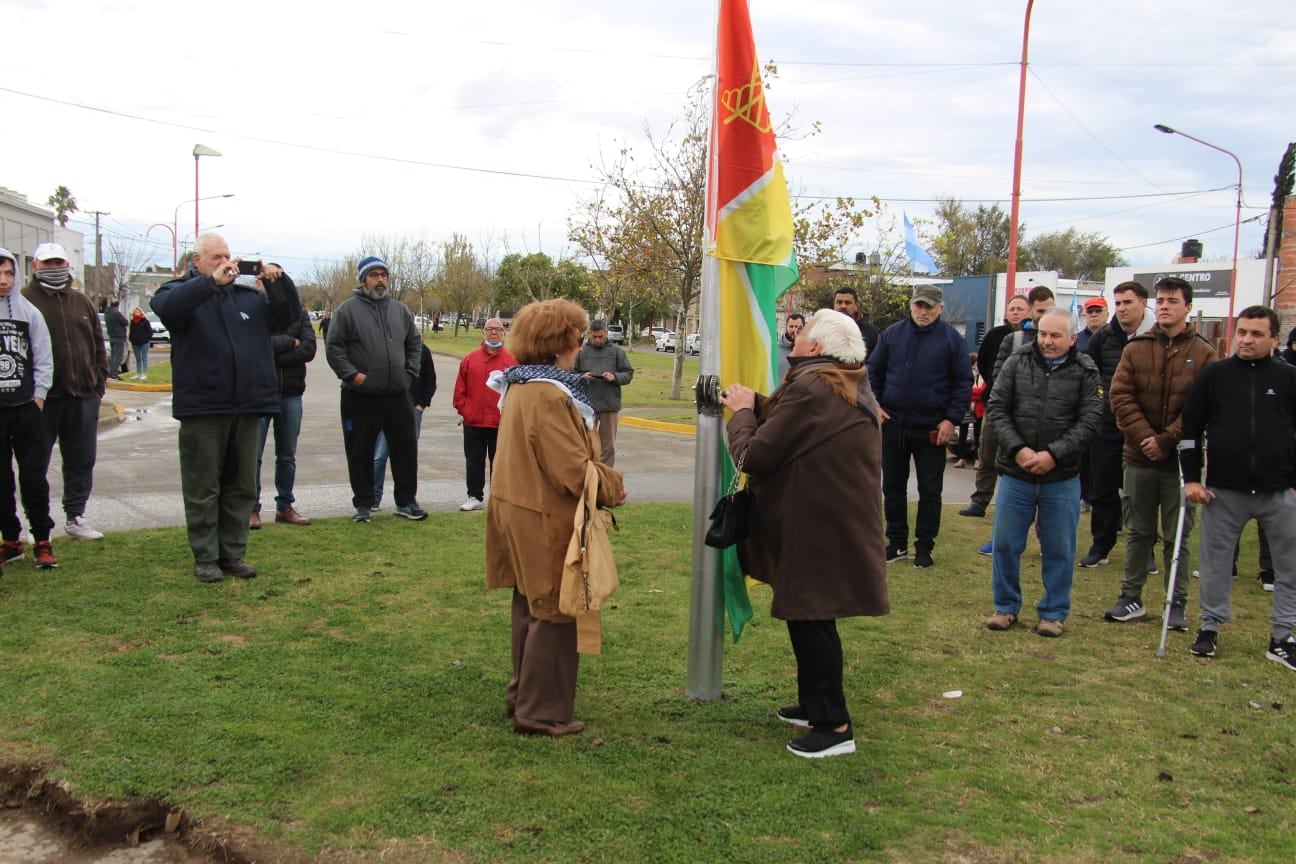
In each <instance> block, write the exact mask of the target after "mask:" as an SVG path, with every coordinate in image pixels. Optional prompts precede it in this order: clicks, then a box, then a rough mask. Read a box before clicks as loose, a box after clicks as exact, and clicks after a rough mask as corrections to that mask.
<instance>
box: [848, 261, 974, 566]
mask: <svg viewBox="0 0 1296 864" xmlns="http://www.w3.org/2000/svg"><path fill="white" fill-rule="evenodd" d="M943 308H944V303H943V298H942V294H941V289H940V288H939V287H937V286H935V285H920V286H918V287H917V288H915V289H914V292H913V298H912V299H911V300H910V301H909V318H908V319H906V320H904V321H900V322H898V323H896V324H892V325H891V326H890V327H888V328H887V329H886V330H884V331H883V332H882V337H881V338H880V339H879V340H878V345H877V350H876V351H874V352H873V353H872V354H870V355H869V358H868V369H869V383H870V384H871V385H872V386H873V394H874V396H876V397H877V400H878V404H879V405H880V406H881V414H882V419H883V421H884V422H883V424H882V496H883V504H884V508H885V514H886V535H887V549H886V557H887V561H888V562H891V561H899V560H902V559H904V558H908V557H909V550H908V546H909V501H908V491H909V460H910V459H912V460H913V463H914V468H915V470H916V471H917V473H918V519H917V522H916V523H915V524H914V537H915V539H914V566H915V567H930V566H932V563H933V562H932V548H933V547H934V546H935V545H936V535H937V534H939V533H940V518H941V492H942V490H943V488H944V485H945V446H946V445H947V444H949V442H950V441H951V440H952V439H953V437H954V433H955V431H956V430H957V428H958V424H959V422H960V421H961V420H962V419H963V415H964V414H966V413H967V407H968V403H969V401H970V400H971V398H972V363H971V361H970V360H969V358H968V347H967V342H966V341H965V340H964V339H963V337H962V336H960V335H959V332H958V331H957V330H955V329H954V328H953V327H951V326H950V325H948V324H946V323H945V322H944V321H942V320H941V319H940V314H941V310H942V309H943Z"/></svg>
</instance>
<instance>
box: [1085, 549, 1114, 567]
mask: <svg viewBox="0 0 1296 864" xmlns="http://www.w3.org/2000/svg"><path fill="white" fill-rule="evenodd" d="M1110 563H1111V561H1110V560H1109V559H1108V558H1107V556H1106V555H1105V554H1104V553H1102V552H1098V551H1096V550H1094V549H1090V550H1089V554H1088V555H1086V556H1085V557H1083V558H1081V559H1080V566H1081V567H1101V566H1102V565H1103V564H1110Z"/></svg>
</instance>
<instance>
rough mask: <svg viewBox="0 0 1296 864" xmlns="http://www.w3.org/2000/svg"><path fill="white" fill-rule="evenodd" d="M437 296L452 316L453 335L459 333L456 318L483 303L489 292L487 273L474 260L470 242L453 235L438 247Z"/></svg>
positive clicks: (475, 255) (480, 262)
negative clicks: (439, 254) (452, 313)
mask: <svg viewBox="0 0 1296 864" xmlns="http://www.w3.org/2000/svg"><path fill="white" fill-rule="evenodd" d="M436 292H437V294H438V295H439V296H440V297H441V302H442V305H443V306H448V307H450V308H451V309H452V310H453V311H454V312H455V313H456V314H455V316H454V317H455V324H454V327H455V329H454V332H455V334H456V335H458V333H459V317H460V316H461V315H464V314H467V313H468V312H470V311H471V310H472V309H475V308H476V307H477V306H478V305H479V304H482V303H485V302H486V300H487V298H488V297H489V296H490V292H491V278H490V273H489V272H488V271H487V269H486V265H485V262H484V261H482V260H481V258H479V257H478V256H477V253H476V251H475V250H474V249H473V244H472V241H470V240H469V239H468V238H467V237H464V236H463V235H462V234H459V233H455V234H453V235H451V237H450V239H449V240H447V241H446V242H445V243H443V244H441V268H440V272H439V273H438V274H437V279H436Z"/></svg>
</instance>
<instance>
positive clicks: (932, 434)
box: [927, 429, 940, 444]
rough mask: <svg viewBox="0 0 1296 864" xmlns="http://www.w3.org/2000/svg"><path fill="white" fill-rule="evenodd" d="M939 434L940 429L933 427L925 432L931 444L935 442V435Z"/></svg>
mask: <svg viewBox="0 0 1296 864" xmlns="http://www.w3.org/2000/svg"><path fill="white" fill-rule="evenodd" d="M939 435H940V430H939V429H933V430H931V431H930V432H928V433H927V440H928V441H930V442H931V443H932V444H935V443H936V438H937V436H939Z"/></svg>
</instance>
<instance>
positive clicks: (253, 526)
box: [248, 511, 261, 531]
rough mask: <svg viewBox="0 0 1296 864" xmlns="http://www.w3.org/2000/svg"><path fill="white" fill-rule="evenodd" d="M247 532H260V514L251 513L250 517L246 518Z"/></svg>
mask: <svg viewBox="0 0 1296 864" xmlns="http://www.w3.org/2000/svg"><path fill="white" fill-rule="evenodd" d="M248 530H249V531H260V530H261V514H260V513H257V512H256V511H253V512H252V515H251V516H249V517H248Z"/></svg>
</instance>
